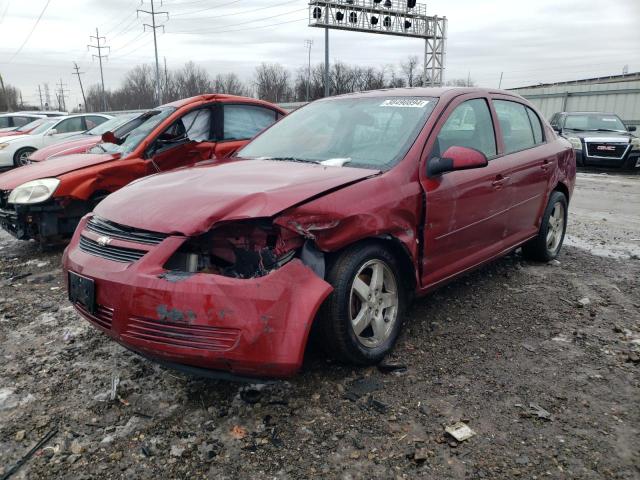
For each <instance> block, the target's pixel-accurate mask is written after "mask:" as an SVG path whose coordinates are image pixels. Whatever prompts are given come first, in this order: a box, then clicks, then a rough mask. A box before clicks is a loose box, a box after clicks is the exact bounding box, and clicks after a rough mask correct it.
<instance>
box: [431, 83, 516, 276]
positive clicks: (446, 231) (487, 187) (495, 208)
mask: <svg viewBox="0 0 640 480" xmlns="http://www.w3.org/2000/svg"><path fill="white" fill-rule="evenodd" d="M435 132H438V133H437V135H436V137H435V138H434V137H431V138H430V139H429V141H428V143H427V151H428V153H427V162H428V161H430V160H431V159H432V158H434V157H444V156H445V153H446V150H447V148H449V147H452V146H462V147H468V148H473V149H476V150H479V151H481V152H482V153H484V154H485V155H486V156H487V158H488V159H489V163H488V166H486V167H484V168H477V169H472V170H462V171H454V172H447V173H444V174H441V175H437V176H434V177H431V178H429V177H427V176H426V168H422V169H421V170H422V172H421V178H422V180H421V181H422V184H423V188H424V190H425V193H426V209H425V216H426V217H425V222H424V245H423V248H424V251H423V264H422V284H423V286H431V285H435V284H437V283H439V282H442V281H445V280H446V279H448V278H450V277H452V276H453V275H455V274H456V273H458V272H460V271H464V270H466V269H468V268H472V267H474V266H475V265H477V264H479V263H481V262H483V261H485V260H487V259H489V258H491V257H493V256H495V255H497V254H498V253H499V252H501V251H502V250H503V239H504V237H505V231H506V228H507V212H508V210H509V203H510V201H509V195H508V186H509V181H510V178H509V175H508V173H507V172H508V162H507V161H506V160H505V159H504V158H500V157H497V153H498V149H497V142H496V134H495V128H494V120H493V115H492V112H491V109H490V107H489V103H488V99H486V98H474V96H473V95H464V96H461V97H458V99H456V100H454V101H453V102H452V104H451V105H450V106H449V107H448V108H447V110H446V111H445V113H444V115H443V116H442V118H441V119H440V120H439V122H438V124H437V125H436V127H435Z"/></svg>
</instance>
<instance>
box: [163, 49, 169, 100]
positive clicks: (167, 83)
mask: <svg viewBox="0 0 640 480" xmlns="http://www.w3.org/2000/svg"><path fill="white" fill-rule="evenodd" d="M168 86H169V72H168V71H167V57H164V90H165V92H166V91H167V87H168Z"/></svg>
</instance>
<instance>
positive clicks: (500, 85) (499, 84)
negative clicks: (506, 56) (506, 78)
mask: <svg viewBox="0 0 640 480" xmlns="http://www.w3.org/2000/svg"><path fill="white" fill-rule="evenodd" d="M502 75H504V72H500V81H499V82H498V88H500V87H502Z"/></svg>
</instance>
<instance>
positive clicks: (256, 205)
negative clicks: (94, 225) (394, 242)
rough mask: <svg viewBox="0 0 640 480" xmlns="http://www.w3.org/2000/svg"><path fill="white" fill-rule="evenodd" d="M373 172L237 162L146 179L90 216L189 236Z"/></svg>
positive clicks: (262, 214)
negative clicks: (216, 224) (217, 224)
mask: <svg viewBox="0 0 640 480" xmlns="http://www.w3.org/2000/svg"><path fill="white" fill-rule="evenodd" d="M46 163H48V162H46ZM377 173H379V172H378V171H377V170H367V169H362V168H348V167H328V166H323V165H317V164H311V163H295V162H288V161H273V160H239V161H234V162H230V163H224V164H218V165H206V166H197V167H193V168H188V169H184V170H177V171H174V172H169V173H164V174H160V175H153V176H151V177H146V178H144V179H142V180H138V181H135V182H133V183H131V184H129V185H128V186H126V187H125V188H123V189H121V190H119V191H117V192H115V193H113V194H111V195H109V196H108V197H107V198H106V199H105V200H103V201H102V202H100V203H99V204H98V206H97V207H96V209H95V210H94V211H95V213H96V215H98V216H100V217H102V218H105V219H107V220H110V221H112V222H115V223H119V224H121V225H126V226H130V227H136V228H140V229H144V230H150V231H154V232H162V233H181V234H183V235H189V236H191V235H197V234H200V233H204V232H206V231H207V230H209V229H210V228H211V226H213V225H214V224H215V223H217V222H222V221H229V220H241V219H248V218H261V217H271V216H273V215H276V214H277V213H279V212H281V211H283V210H285V209H287V208H289V207H292V206H293V205H296V204H298V203H300V202H303V201H305V200H307V199H310V198H312V197H315V196H316V195H319V194H322V193H324V192H326V191H328V190H333V189H335V188H338V187H342V186H345V185H348V184H351V183H353V182H356V181H358V180H361V179H364V178H367V177H370V176H372V175H376V174H377Z"/></svg>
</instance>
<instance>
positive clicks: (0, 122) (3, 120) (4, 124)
mask: <svg viewBox="0 0 640 480" xmlns="http://www.w3.org/2000/svg"><path fill="white" fill-rule="evenodd" d="M9 120H10V118H9V117H0V128H9V127H10V126H11V124H10V123H9Z"/></svg>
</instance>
